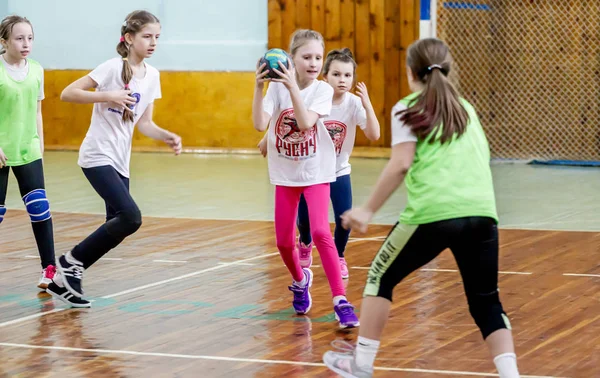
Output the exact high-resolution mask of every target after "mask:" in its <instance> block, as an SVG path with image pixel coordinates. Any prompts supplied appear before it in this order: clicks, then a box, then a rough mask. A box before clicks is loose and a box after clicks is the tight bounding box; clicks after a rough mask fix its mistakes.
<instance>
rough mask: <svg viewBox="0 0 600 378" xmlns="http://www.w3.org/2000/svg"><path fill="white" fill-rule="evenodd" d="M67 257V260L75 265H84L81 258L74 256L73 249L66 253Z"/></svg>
mask: <svg viewBox="0 0 600 378" xmlns="http://www.w3.org/2000/svg"><path fill="white" fill-rule="evenodd" d="M65 258H66V259H67V262H68V263H69V264H75V265H81V266H82V265H83V263H82V262H81V261H79V260H77V259H76V258H75V257H73V255H72V254H71V251H69V252H67V254H66V255H65Z"/></svg>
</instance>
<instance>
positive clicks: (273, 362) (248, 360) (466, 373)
mask: <svg viewBox="0 0 600 378" xmlns="http://www.w3.org/2000/svg"><path fill="white" fill-rule="evenodd" d="M0 347H7V348H23V349H45V350H60V351H65V352H86V353H94V354H100V353H103V354H122V355H131V356H145V357H166V358H182V359H190V360H212V361H228V362H242V363H257V364H271V365H295V366H315V367H324V366H325V364H323V363H316V362H301V361H286V360H262V359H257V358H236V357H221V356H203V355H192V354H171V353H151V352H136V351H130V350H112V349H87V348H71V347H57V346H43V345H29V344H13V343H0ZM375 370H379V371H397V372H411V373H425V374H446V375H461V376H478V377H498V374H493V373H478V372H470V371H454V370H432V369H411V368H386V367H375ZM521 377H522V378H558V377H548V376H535V375H521Z"/></svg>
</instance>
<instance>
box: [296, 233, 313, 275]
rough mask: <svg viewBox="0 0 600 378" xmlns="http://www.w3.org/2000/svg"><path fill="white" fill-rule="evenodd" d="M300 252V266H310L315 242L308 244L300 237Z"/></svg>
mask: <svg viewBox="0 0 600 378" xmlns="http://www.w3.org/2000/svg"><path fill="white" fill-rule="evenodd" d="M297 247H298V252H299V253H300V266H301V267H303V268H307V269H308V268H310V266H311V265H312V249H313V243H312V242H310V244H308V245H306V244H304V243H302V242H301V241H300V239H298V245H297Z"/></svg>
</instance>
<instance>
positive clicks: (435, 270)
mask: <svg viewBox="0 0 600 378" xmlns="http://www.w3.org/2000/svg"><path fill="white" fill-rule="evenodd" d="M351 269H362V270H369V269H370V268H369V267H367V266H353V267H351ZM419 270H421V271H423V272H449V273H455V272H458V270H457V269H433V268H421V269H419ZM498 273H500V274H518V275H527V276H528V275H531V274H533V273H532V272H502V271H500V272H498ZM567 275H569V274H563V276H567ZM573 275H575V274H573ZM590 276H592V277H600V275H596V276H595V275H590Z"/></svg>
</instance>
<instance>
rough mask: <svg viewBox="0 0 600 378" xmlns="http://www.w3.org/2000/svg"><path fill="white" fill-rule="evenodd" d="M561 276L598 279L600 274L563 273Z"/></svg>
mask: <svg viewBox="0 0 600 378" xmlns="http://www.w3.org/2000/svg"><path fill="white" fill-rule="evenodd" d="M563 276H571V277H600V274H583V273H563Z"/></svg>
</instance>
